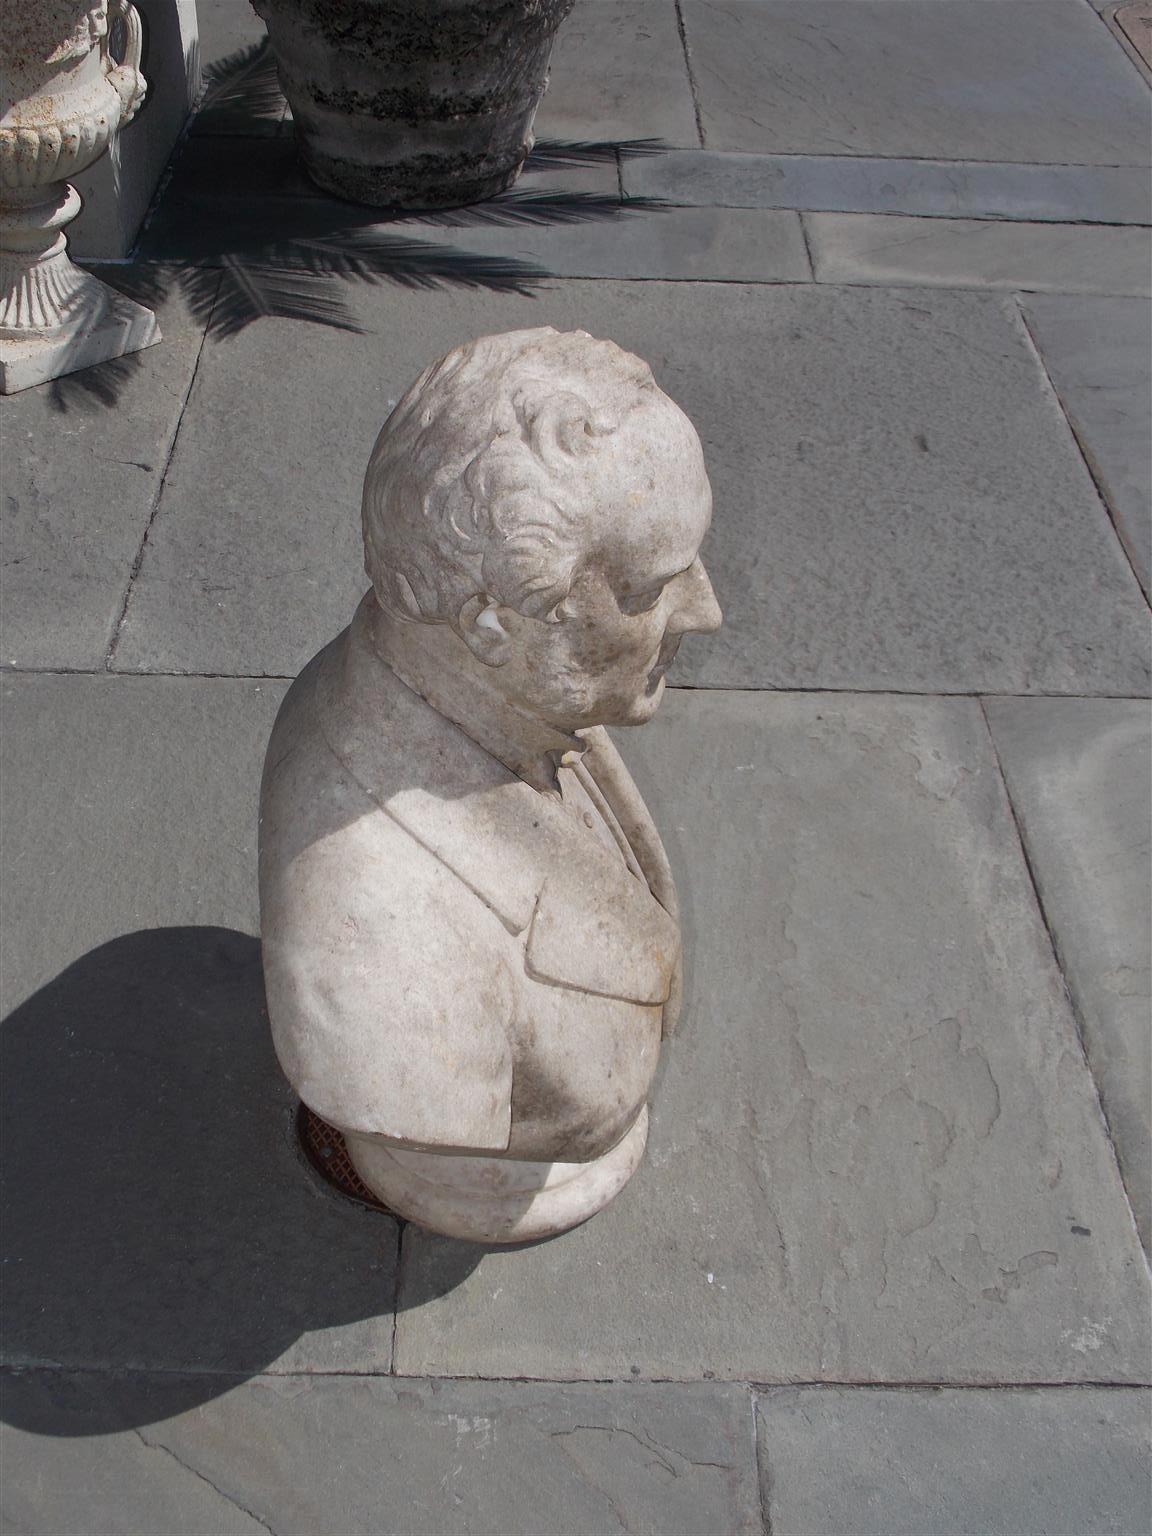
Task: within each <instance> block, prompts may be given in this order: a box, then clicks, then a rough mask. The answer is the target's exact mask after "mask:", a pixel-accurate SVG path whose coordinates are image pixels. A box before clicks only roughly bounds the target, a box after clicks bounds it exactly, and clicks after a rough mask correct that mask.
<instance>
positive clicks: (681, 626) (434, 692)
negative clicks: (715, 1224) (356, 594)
mask: <svg viewBox="0 0 1152 1536" xmlns="http://www.w3.org/2000/svg"><path fill="white" fill-rule="evenodd" d="M710 517H711V492H710V490H709V485H708V478H707V475H706V473H705V468H704V460H703V455H702V453H701V448H700V443H699V440H698V438H697V436H696V433H695V431H694V429H693V427H692V425H691V423H690V422H689V420H688V418H687V417H686V416H685V415H684V413H683V412H682V411H681V410H680V409H679V407H678V406H676V405H675V404H674V403H673V402H672V401H671V400H670V399H669V398H668V397H667V396H666V395H665V394H663V393H662V392H661V390H660V389H659V388H658V387H657V385H656V383H655V380H654V379H653V377H652V374H651V372H650V370H649V368H648V367H647V365H646V364H645V363H643V362H641V361H640V360H639V359H638V358H636V357H633V356H631V355H630V354H629V353H626V352H624V351H622V350H621V349H620V348H619V347H617V346H616V345H614V344H613V343H612V342H608V341H597V340H594V339H593V338H592V337H591V336H588V335H587V334H585V333H584V332H583V331H573V332H569V333H561V332H557V331H555V330H552V329H550V328H549V329H539V330H526V331H514V332H509V333H507V334H504V335H498V336H486V337H482V338H480V339H479V340H477V341H473V342H471V343H469V344H468V345H467V346H463V347H460V348H458V349H456V350H455V351H453V352H450V353H449V354H448V355H447V356H446V357H444V358H442V359H441V360H440V361H439V362H438V363H436V364H434V365H433V366H432V367H430V368H429V369H427V370H426V371H425V372H424V373H423V374H422V375H421V377H420V378H419V379H418V380H417V381H416V383H415V384H414V385H413V386H412V388H411V389H410V390H409V391H408V393H407V394H406V395H405V396H404V398H403V399H402V400H401V401H400V403H399V404H398V405H397V406H396V408H395V410H394V411H393V412H392V414H391V415H390V416H389V418H388V420H387V422H386V423H385V424H384V427H383V429H382V430H381V432H380V435H379V438H378V439H377V442H376V446H375V448H374V450H373V453H372V457H371V461H370V463H369V465H368V471H367V476H366V479H365V484H364V500H363V522H364V548H365V568H366V571H367V574H368V576H369V578H370V580H371V583H372V586H371V590H370V591H369V592H368V593H367V595H366V596H365V597H364V599H363V601H362V602H361V604H360V606H359V608H358V610H357V612H356V615H355V617H354V618H353V620H352V623H351V624H350V626H349V627H348V628H347V629H346V630H345V631H344V632H343V633H342V634H341V635H339V636H338V637H337V638H336V639H335V640H333V641H332V643H331V644H330V645H328V646H327V647H326V648H325V649H324V650H323V651H321V652H320V654H319V655H318V656H316V657H315V658H314V659H313V660H312V661H311V662H310V663H309V665H308V666H307V667H306V668H305V670H304V671H303V672H302V673H301V674H300V676H299V678H298V679H297V680H296V682H295V683H294V684H293V686H292V688H291V689H290V691H289V693H288V695H287V697H286V698H285V700H284V704H283V706H282V708H281V711H280V714H279V716H278V718H277V721H276V725H275V728H274V730H273V734H272V739H271V742H270V744H269V748H268V755H267V759H266V762H265V769H264V780H263V785H262V789H261V833H260V903H261V929H262V936H263V950H264V968H265V976H266V980H267V993H268V1007H269V1013H270V1017H271V1022H272V1030H273V1036H274V1041H275V1046H276V1051H277V1055H278V1057H279V1059H280V1062H281V1065H282V1067H283V1069H284V1071H285V1073H286V1075H287V1077H288V1078H289V1080H290V1082H291V1083H292V1085H293V1086H294V1088H295V1089H296V1091H297V1092H298V1093H299V1095H300V1097H301V1098H302V1099H303V1101H304V1102H305V1103H306V1104H307V1105H308V1106H309V1107H310V1108H311V1109H312V1110H313V1111H315V1113H316V1114H318V1115H319V1116H321V1117H322V1118H323V1119H324V1120H326V1121H328V1122H329V1123H330V1124H331V1125H333V1126H335V1127H337V1128H338V1129H339V1130H340V1131H341V1132H342V1133H343V1135H344V1138H345V1141H346V1144H347V1147H348V1152H349V1155H350V1157H351V1159H352V1161H353V1163H354V1165H355V1167H356V1169H357V1171H358V1172H359V1174H360V1176H361V1178H362V1179H363V1180H364V1182H365V1183H366V1184H367V1185H368V1187H369V1188H370V1189H372V1190H373V1191H374V1192H375V1193H376V1194H377V1195H378V1196H379V1198H380V1199H381V1200H382V1201H383V1202H384V1204H386V1205H387V1206H388V1207H389V1208H391V1209H392V1210H394V1211H396V1212H397V1213H399V1214H400V1215H403V1216H405V1217H408V1218H409V1219H411V1220H413V1221H416V1222H418V1223H420V1224H421V1225H423V1226H425V1227H429V1228H431V1229H432V1230H434V1231H439V1232H442V1233H446V1234H448V1235H451V1236H455V1237H461V1238H466V1239H471V1240H474V1241H478V1242H488V1243H501V1242H520V1241H525V1240H528V1239H532V1238H539V1237H542V1236H546V1235H548V1234H551V1233H555V1232H562V1231H564V1230H565V1229H567V1228H568V1227H571V1226H574V1225H576V1224H577V1223H578V1222H581V1221H583V1220H585V1219H586V1218H587V1217H589V1216H591V1215H592V1214H593V1213H594V1212H596V1211H597V1210H599V1209H600V1208H601V1207H602V1206H604V1205H606V1204H607V1202H608V1201H609V1200H611V1199H612V1198H613V1196H614V1195H615V1194H617V1193H618V1191H619V1190H620V1189H621V1188H622V1187H623V1185H624V1184H625V1183H626V1182H627V1180H628V1179H629V1177H630V1176H631V1174H632V1173H633V1172H634V1170H635V1168H636V1166H637V1164H638V1163H639V1161H640V1158H641V1156H642V1154H643V1151H644V1143H645V1139H646V1135H647V1124H648V1112H647V1095H648V1089H649V1085H650V1083H651V1080H652V1075H653V1072H654V1070H655V1067H656V1063H657V1058H658V1054H659V1050H660V1041H661V1038H662V1036H663V1035H666V1034H667V1033H668V1032H669V1030H670V1029H671V1027H672V1023H673V1020H674V1017H675V1014H676V1010H677V1005H678V997H679V978H680V934H679V924H678V918H677V905H676V893H675V889H674V886H673V882H672V877H671V873H670V871H669V867H668V860H667V858H666V856H665V853H664V849H663V847H662V845H661V842H660V838H659V835H658V833H657V831H656V828H655V826H654V825H653V822H652V819H651V817H650V816H649V814H648V811H647V809H646V807H645V805H644V802H643V800H642V799H641V797H640V794H639V792H638V791H637V789H636V786H635V784H634V783H633V781H632V779H631V777H630V775H629V773H628V771H627V769H626V768H625V767H624V764H623V762H622V761H621V759H620V757H619V755H618V753H617V751H616V748H615V747H614V745H613V743H612V741H611V739H610V738H609V736H608V734H607V732H606V730H605V726H608V725H614V726H624V725H640V724H643V722H644V721H646V720H648V719H649V718H650V717H651V716H652V714H653V713H654V712H655V710H656V708H657V706H658V705H659V703H660V699H661V696H662V694H663V691H664V673H665V671H666V670H667V668H668V665H669V663H670V662H671V660H672V657H673V655H674V654H675V652H676V648H677V646H678V645H679V643H680V640H681V638H682V637H683V636H684V635H685V634H688V633H690V632H692V631H710V630H714V629H716V628H717V626H718V625H719V623H720V610H719V607H718V606H717V602H716V598H715V595H714V593H713V591H712V587H711V584H710V582H709V580H708V577H707V575H706V573H705V571H704V567H703V565H702V564H701V562H700V556H699V549H700V542H701V540H702V539H703V537H704V534H705V532H706V531H707V528H708V524H709V520H710Z"/></svg>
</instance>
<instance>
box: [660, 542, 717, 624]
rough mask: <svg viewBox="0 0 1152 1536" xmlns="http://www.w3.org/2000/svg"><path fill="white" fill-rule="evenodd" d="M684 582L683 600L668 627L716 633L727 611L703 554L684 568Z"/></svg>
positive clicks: (681, 594)
mask: <svg viewBox="0 0 1152 1536" xmlns="http://www.w3.org/2000/svg"><path fill="white" fill-rule="evenodd" d="M681 582H682V590H681V592H680V594H679V595H680V601H679V603H678V604H677V607H676V612H675V614H674V615H673V618H672V622H671V623H670V624H669V626H668V627H669V628H670V629H672V630H675V631H678V632H679V633H680V634H701V635H710V634H712V633H713V631H714V630H717V629H719V628H720V625H721V624H722V623H723V621H724V615H723V614H722V613H721V611H720V604H719V603H718V602H717V601H716V594H715V592H714V591H713V590H712V583H711V581H709V579H708V572H707V571H706V570H705V569H704V564H703V562H702V561H701V560H700V559H699V558H697V559H696V560H695V561H694V562H693V564H692V565H691V566H690V567H689V568H688V570H686V571H685V572H684V575H683V576H682V577H681Z"/></svg>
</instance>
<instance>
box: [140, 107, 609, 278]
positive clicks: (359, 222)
mask: <svg viewBox="0 0 1152 1536" xmlns="http://www.w3.org/2000/svg"><path fill="white" fill-rule="evenodd" d="M558 146H559V147H560V149H561V150H563V148H564V147H565V146H567V141H563V142H561V141H556V140H551V141H548V142H547V143H544V144H541V146H540V149H541V155H540V156H538V157H537V159H536V160H535V161H533V160H529V162H528V166H527V168H526V170H525V171H524V172H523V174H522V175H521V177H520V179H519V181H517V183H516V186H515V188H514V189H513V190H512V192H511V193H502V194H501V195H500V196H499V197H496V198H491V199H489V201H488V202H487V203H484V204H479V205H477V206H475V207H472V208H466V209H457V210H454V211H452V212H445V213H441V214H438V215H436V217H435V220H426V221H425V222H432V223H434V224H436V225H438V226H441V227H451V228H453V229H454V230H460V229H465V230H467V229H470V228H472V227H481V228H482V227H484V226H485V225H486V224H488V223H494V222H497V221H498V220H499V219H501V218H508V217H510V216H511V212H512V210H514V209H515V208H516V207H517V205H518V203H519V202H522V201H523V200H524V198H525V195H526V194H527V195H529V196H530V197H535V198H537V199H538V198H539V197H540V196H541V195H548V196H551V197H553V198H556V199H558V200H559V203H560V205H561V210H562V205H563V202H564V199H565V198H570V197H571V194H573V193H577V194H584V193H595V194H597V195H598V197H599V198H600V199H602V200H607V201H608V202H617V201H618V200H619V195H620V185H619V175H618V172H617V167H616V159H615V155H614V154H612V153H610V152H609V154H608V158H607V159H606V160H600V161H596V162H594V163H591V164H556V163H555V161H554V155H555V152H556V149H557V147H558ZM567 147H569V148H570V146H567ZM545 153H550V154H552V156H553V161H552V163H548V164H546V165H545V164H543V163H542V160H541V157H542V156H543V155H544V154H545ZM577 154H579V151H578V150H577ZM577 201H578V199H577ZM384 214H385V210H381V209H378V208H371V207H368V206H367V205H364V204H357V203H346V202H343V201H341V200H340V199H338V198H333V197H325V196H324V195H323V194H322V193H321V192H320V190H319V189H318V188H317V187H316V185H315V183H313V182H312V181H310V180H309V179H308V177H307V175H306V174H305V172H304V169H303V166H302V165H301V163H300V160H299V157H298V155H297V153H296V146H295V144H294V143H293V142H292V140H291V139H290V138H288V137H284V138H279V139H276V138H255V139H253V140H252V142H251V143H249V144H245V146H244V150H243V153H242V154H241V153H238V152H237V149H236V146H235V143H234V141H233V140H231V139H229V138H226V137H223V136H217V135H215V134H204V135H202V136H195V135H194V136H192V137H191V138H189V139H187V140H186V141H185V143H184V144H183V145H182V146H181V149H180V153H179V155H178V157H177V158H176V160H175V162H174V164H173V166H172V176H171V180H170V181H169V182H168V185H167V187H166V188H165V192H164V196H163V198H162V199H161V201H160V203H159V205H158V206H157V207H156V209H155V210H154V211H153V214H152V218H151V220H150V222H149V225H148V229H147V230H146V231H145V233H144V235H143V237H142V243H141V248H140V249H141V258H142V259H144V260H149V261H163V260H172V261H181V262H184V261H193V262H197V263H200V264H209V263H212V262H215V263H216V264H217V265H218V264H219V261H220V258H221V257H222V255H223V254H225V253H229V252H236V251H245V250H250V249H252V248H253V247H259V246H264V245H269V244H273V243H275V242H279V241H284V240H298V239H302V238H309V237H316V236H320V235H327V234H331V233H333V232H336V231H347V230H355V229H376V228H378V229H379V230H380V231H386V230H391V231H392V232H393V233H394V234H395V236H396V237H397V238H407V239H412V238H414V236H413V232H412V231H411V230H410V229H408V227H407V226H408V224H409V222H410V221H411V219H412V217H414V216H411V215H410V216H407V217H405V216H400V217H391V216H389V217H385V216H384ZM545 215H546V210H540V211H539V214H538V216H539V217H540V218H541V219H543V218H544V217H545ZM560 216H561V214H560V212H557V213H556V214H555V217H557V218H558V217H560ZM589 217H591V214H589ZM454 238H455V239H456V240H457V242H458V243H464V240H465V238H466V237H464V236H461V235H459V234H457V235H456V236H455V237H454Z"/></svg>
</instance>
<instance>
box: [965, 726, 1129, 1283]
mask: <svg viewBox="0 0 1152 1536" xmlns="http://www.w3.org/2000/svg"><path fill="white" fill-rule="evenodd" d="M977 702H978V703H979V705H980V714H981V716H982V717H983V720H984V729H985V730H986V731H987V733H988V744H989V746H990V748H991V750H992V757H993V761H994V762H995V764H996V771H997V773H998V774H999V776H1000V783H1001V785H1002V786H1003V790H1004V798H1005V800H1006V801H1007V804H1008V813H1009V815H1010V816H1011V818H1012V826H1013V828H1014V830H1015V833H1016V841H1017V843H1018V845H1019V848H1020V855H1021V858H1022V859H1023V860H1024V868H1025V870H1026V871H1027V873H1028V882H1029V884H1030V885H1031V887H1032V896H1033V899H1034V900H1035V902H1036V909H1037V911H1038V912H1039V914H1040V921H1041V922H1042V923H1043V924H1044V930H1045V932H1046V933H1047V935H1048V944H1049V947H1050V948H1051V951H1052V958H1053V960H1054V961H1055V964H1056V969H1057V971H1058V972H1059V975H1060V985H1061V986H1062V987H1063V989H1064V995H1065V997H1066V998H1067V999H1068V1007H1069V1009H1070V1010H1071V1013H1072V1022H1073V1025H1074V1026H1075V1030H1076V1039H1077V1041H1078V1042H1079V1045H1080V1054H1081V1056H1082V1057H1083V1058H1084V1067H1085V1070H1086V1071H1087V1073H1088V1080H1089V1082H1090V1083H1091V1084H1092V1095H1093V1098H1094V1099H1095V1102H1096V1109H1097V1112H1098V1114H1099V1116H1100V1123H1101V1125H1102V1126H1103V1128H1104V1136H1105V1139H1106V1141H1107V1143H1108V1150H1109V1152H1110V1153H1111V1155H1112V1166H1113V1168H1114V1170H1115V1173H1116V1178H1117V1180H1118V1182H1119V1185H1120V1188H1121V1190H1122V1191H1123V1193H1124V1204H1125V1207H1126V1208H1127V1211H1128V1219H1129V1221H1130V1222H1131V1223H1132V1232H1133V1235H1134V1237H1135V1239H1136V1247H1137V1249H1138V1251H1139V1252H1140V1253H1141V1254H1142V1255H1143V1257H1144V1267H1145V1269H1146V1270H1147V1271H1148V1272H1149V1273H1150V1274H1152V1264H1150V1263H1149V1257H1148V1255H1147V1254H1146V1253H1144V1245H1143V1242H1142V1240H1141V1237H1140V1231H1139V1227H1138V1225H1137V1222H1136V1212H1135V1210H1134V1209H1133V1206H1132V1197H1131V1195H1130V1194H1129V1193H1128V1185H1127V1183H1126V1182H1125V1179H1124V1171H1123V1169H1122V1168H1121V1166H1120V1153H1119V1150H1118V1148H1117V1145H1116V1136H1115V1132H1114V1130H1113V1127H1112V1122H1111V1120H1110V1119H1109V1116H1108V1109H1107V1106H1106V1105H1105V1103H1104V1099H1103V1096H1102V1094H1101V1092H1100V1084H1099V1082H1098V1081H1097V1077H1096V1072H1095V1069H1094V1067H1093V1065H1092V1055H1091V1052H1090V1050H1089V1048H1088V1035H1087V1031H1086V1029H1085V1025H1084V1016H1083V1013H1082V1011H1081V1008H1080V1002H1079V999H1078V998H1077V996H1076V992H1075V990H1074V988H1073V987H1072V986H1071V985H1070V983H1069V981H1068V972H1067V968H1066V966H1065V963H1064V956H1063V954H1062V953H1061V949H1060V941H1059V938H1058V937H1057V934H1056V929H1055V926H1054V924H1053V922H1052V919H1051V917H1050V916H1049V913H1048V909H1047V906H1046V905H1045V902H1044V897H1043V895H1042V894H1041V890H1040V881H1039V879H1038V877H1037V873H1036V869H1035V866H1034V864H1033V862H1032V854H1031V851H1030V849H1029V847H1028V842H1027V839H1026V838H1025V836H1024V827H1023V824H1022V823H1021V820H1020V816H1019V813H1018V812H1017V809H1016V802H1015V801H1014V800H1013V798H1012V790H1011V787H1010V786H1009V783H1008V775H1007V774H1006V773H1005V771H1004V763H1003V761H1002V759H1001V757H1000V749H999V747H998V746H997V745H996V735H995V732H994V731H993V730H992V722H991V720H990V719H989V718H988V710H987V708H986V706H985V704H984V700H983V698H980V699H978V700H977Z"/></svg>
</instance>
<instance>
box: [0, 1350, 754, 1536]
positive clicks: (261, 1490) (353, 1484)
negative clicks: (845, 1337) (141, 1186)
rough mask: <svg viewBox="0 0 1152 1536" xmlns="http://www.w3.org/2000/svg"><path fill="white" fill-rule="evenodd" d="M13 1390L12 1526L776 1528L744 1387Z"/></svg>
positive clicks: (309, 1382) (74, 1534) (662, 1531)
mask: <svg viewBox="0 0 1152 1536" xmlns="http://www.w3.org/2000/svg"><path fill="white" fill-rule="evenodd" d="M5 1386H6V1390H5V1395H4V1409H3V1418H4V1420H5V1421H6V1427H5V1429H4V1430H3V1432H2V1438H0V1445H2V1447H3V1456H4V1462H5V1467H6V1476H5V1479H4V1490H3V1500H4V1509H5V1518H6V1520H7V1521H8V1522H9V1524H8V1525H6V1527H5V1528H6V1529H10V1530H12V1531H20V1532H26V1533H43V1536H90V1533H91V1532H92V1531H94V1530H98V1531H99V1532H100V1533H101V1536H118V1533H121V1532H122V1533H124V1536H139V1532H140V1531H142V1530H148V1531H162V1532H163V1533H164V1536H184V1533H188V1536H202V1533H203V1532H205V1531H212V1532H214V1533H215V1532H217V1531H219V1532H223V1533H227V1536H232V1533H233V1532H236V1533H248V1532H258V1531H260V1530H265V1531H271V1532H273V1533H274V1536H315V1533H316V1532H318V1531H338V1532H339V1533H340V1536H453V1533H460V1536H465V1533H466V1536H476V1533H478V1532H497V1531H525V1532H527V1531H547V1532H548V1533H549V1536H553V1533H554V1536H587V1533H589V1532H591V1531H608V1530H615V1529H619V1530H623V1531H628V1532H630V1533H632V1536H699V1533H700V1532H703V1531H709V1532H711V1531H715V1532H723V1533H724V1536H759V1533H760V1531H761V1524H760V1500H759V1490H758V1485H757V1473H756V1455H755V1448H754V1443H753V1441H754V1435H753V1428H752V1404H751V1397H750V1394H749V1392H748V1390H747V1389H746V1388H742V1387H731V1386H719V1385H717V1386H712V1385H707V1384H693V1385H688V1386H655V1385H651V1384H634V1385H633V1384H620V1385H612V1384H605V1385H598V1386H593V1385H589V1384H584V1383H577V1384H574V1385H552V1384H548V1383H539V1382H527V1381H519V1382H513V1381H509V1382H461V1381H431V1382H429V1381H412V1380H407V1381H397V1380H395V1379H389V1378H387V1377H352V1376H313V1377H310V1378H304V1377H283V1376H277V1377H257V1378H255V1379H253V1380H249V1381H238V1380H236V1379H235V1378H228V1377H219V1376H218V1377H213V1378H208V1379H202V1380H201V1382H200V1383H199V1384H198V1385H196V1386H192V1385H191V1382H190V1379H186V1378H175V1379H172V1378H165V1377H160V1376H152V1377H148V1376H133V1375H127V1376H116V1377H100V1376H91V1375H83V1376H78V1375H71V1374H68V1373H61V1372H47V1371H36V1372H23V1373H18V1374H15V1375H13V1376H11V1377H10V1378H9V1380H8V1381H7V1382H6V1384H5ZM189 1401H199V1402H200V1404H201V1405H200V1406H199V1407H197V1408H195V1409H193V1410H188V1409H187V1408H186V1404H187V1403H188V1402H189Z"/></svg>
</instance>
